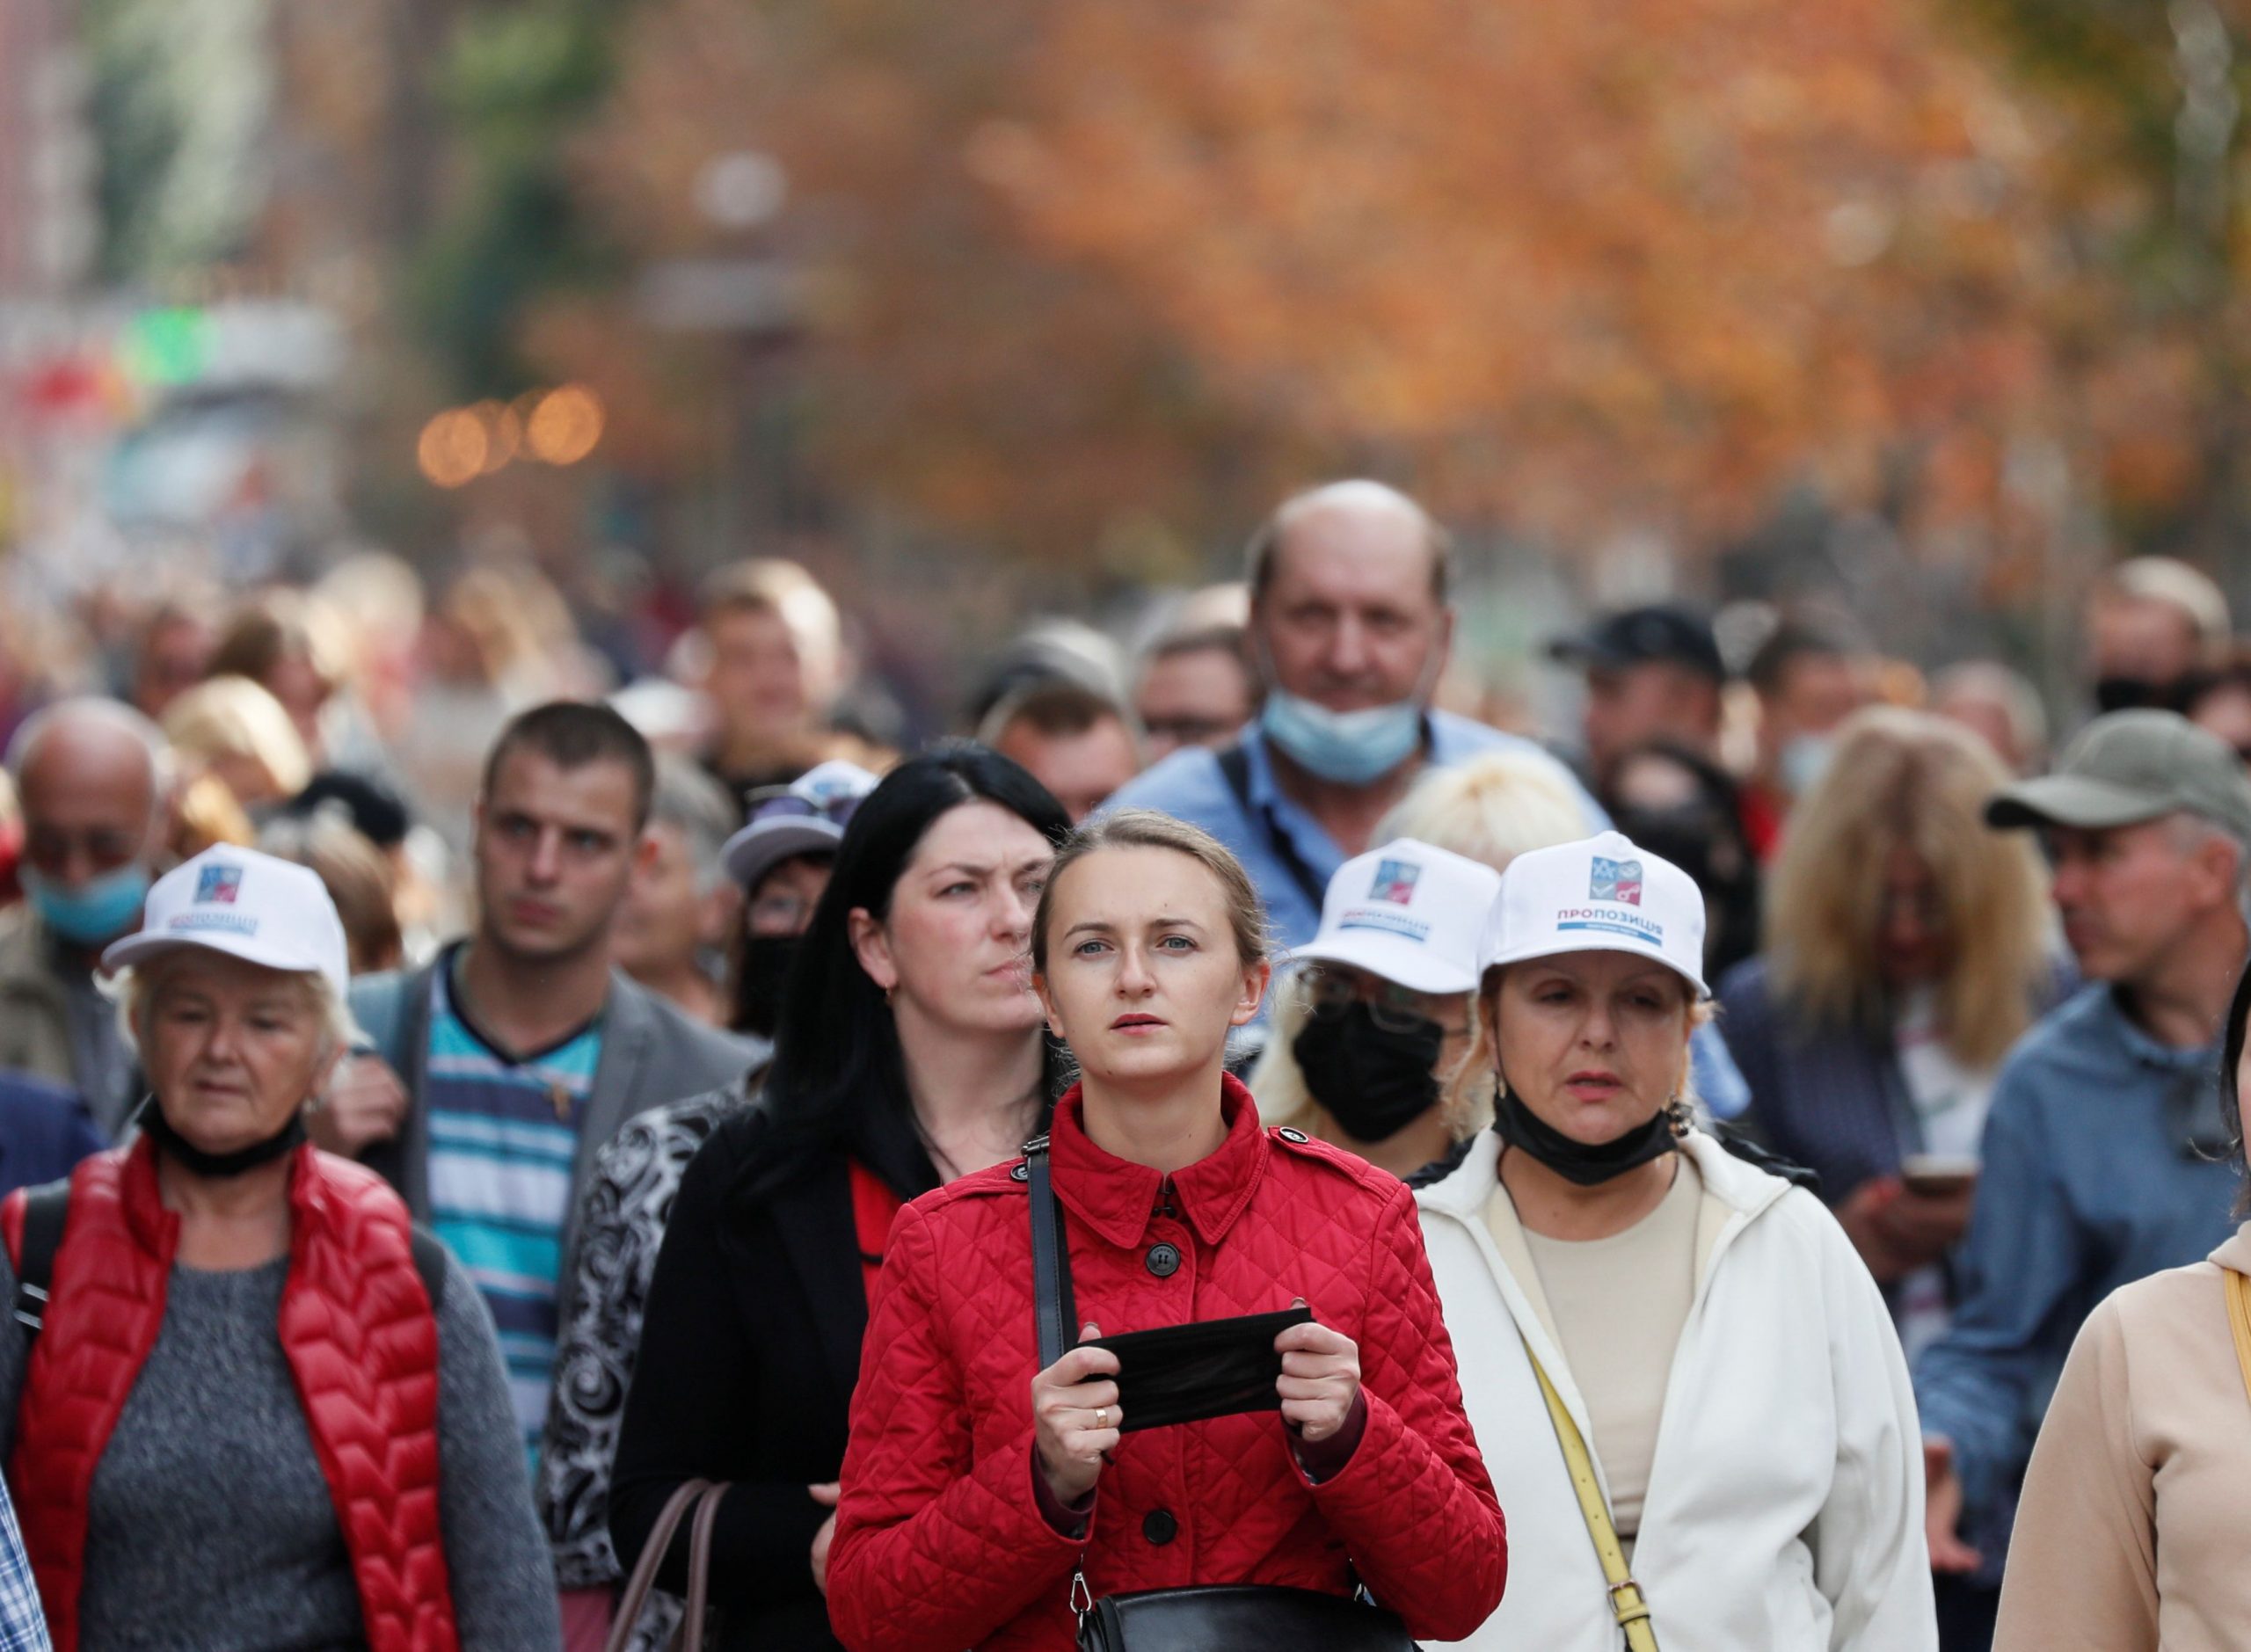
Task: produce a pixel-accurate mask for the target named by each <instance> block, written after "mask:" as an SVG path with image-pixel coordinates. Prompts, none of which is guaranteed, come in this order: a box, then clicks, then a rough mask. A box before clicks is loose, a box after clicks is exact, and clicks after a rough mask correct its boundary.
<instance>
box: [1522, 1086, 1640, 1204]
mask: <svg viewBox="0 0 2251 1652" xmlns="http://www.w3.org/2000/svg"><path fill="white" fill-rule="evenodd" d="M1672 1124H1673V1110H1672V1108H1670V1107H1660V1108H1658V1109H1657V1111H1656V1112H1655V1113H1654V1114H1652V1115H1651V1116H1650V1121H1649V1123H1647V1124H1636V1125H1635V1127H1634V1128H1633V1129H1631V1130H1629V1131H1628V1132H1626V1133H1625V1134H1623V1135H1621V1136H1613V1137H1612V1138H1611V1139H1609V1140H1608V1141H1598V1142H1595V1143H1592V1145H1590V1144H1588V1143H1586V1142H1584V1141H1574V1140H1573V1139H1571V1138H1570V1137H1569V1136H1566V1135H1565V1134H1564V1133H1563V1132H1562V1131H1560V1130H1558V1129H1556V1128H1555V1126H1554V1125H1553V1124H1548V1122H1547V1121H1545V1120H1544V1119H1542V1118H1541V1117H1540V1116H1539V1115H1538V1114H1537V1113H1535V1112H1533V1110H1531V1109H1530V1108H1529V1107H1526V1105H1525V1104H1524V1103H1522V1102H1520V1101H1519V1100H1517V1098H1516V1092H1515V1091H1513V1090H1512V1089H1510V1088H1509V1087H1508V1086H1507V1084H1505V1083H1504V1082H1501V1081H1495V1083H1494V1086H1493V1133H1494V1134H1496V1135H1497V1136H1498V1137H1499V1138H1500V1139H1502V1140H1503V1141H1505V1142H1506V1143H1508V1145H1509V1146H1512V1147H1520V1148H1522V1149H1523V1150H1524V1151H1525V1152H1526V1153H1530V1154H1531V1155H1532V1156H1533V1158H1535V1159H1537V1160H1539V1161H1540V1162H1541V1163H1542V1164H1544V1165H1546V1166H1547V1167H1548V1168H1549V1169H1550V1170H1553V1171H1554V1172H1555V1174H1556V1175H1559V1176H1562V1177H1563V1179H1564V1180H1565V1181H1566V1182H1576V1183H1578V1185H1579V1186H1581V1187H1583V1188H1592V1187H1599V1186H1600V1185H1601V1184H1602V1183H1605V1182H1608V1181H1611V1180H1612V1179H1614V1177H1617V1176H1621V1175H1625V1174H1626V1172H1627V1171H1628V1170H1632V1169H1635V1168H1638V1167H1640V1166H1642V1165H1645V1164H1647V1163H1648V1162H1649V1161H1650V1160H1652V1159H1655V1158H1657V1157H1659V1156H1660V1155H1661V1154H1664V1153H1671V1152H1672V1150H1673V1148H1674V1147H1675V1146H1677V1145H1678V1143H1679V1137H1678V1136H1677V1135H1676V1134H1675V1133H1674V1131H1673V1128H1672Z"/></svg>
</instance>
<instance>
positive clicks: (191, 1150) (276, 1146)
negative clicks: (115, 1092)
mask: <svg viewBox="0 0 2251 1652" xmlns="http://www.w3.org/2000/svg"><path fill="white" fill-rule="evenodd" d="M141 1128H142V1130H144V1131H146V1132H148V1133H149V1139H150V1140H151V1141H153V1142H155V1143H156V1144H157V1152H158V1153H163V1154H164V1157H166V1158H167V1159H170V1160H171V1161H172V1162H173V1163H175V1164H177V1165H178V1166H179V1168H181V1169H183V1170H186V1171H188V1172H190V1173H192V1174H193V1175H200V1176H209V1177H212V1178H213V1179H215V1180H224V1179H225V1178H226V1177H228V1176H237V1175H242V1174H243V1172H244V1171H245V1170H255V1169H257V1168H258V1167H259V1166H260V1165H262V1164H271V1163H273V1161H275V1160H276V1159H279V1158H280V1157H281V1155H282V1154H283V1153H294V1152H295V1151H296V1150H297V1149H298V1148H299V1147H301V1146H303V1145H304V1141H305V1115H304V1111H303V1110H302V1108H301V1109H299V1110H297V1111H295V1112H294V1113H292V1114H290V1115H289V1122H288V1124H284V1125H283V1126H282V1127H281V1129H280V1132H279V1133H277V1134H275V1135H272V1136H268V1137H267V1138H266V1139H265V1140H264V1141H254V1142H252V1143H251V1145H250V1146H247V1147H237V1148H236V1149H235V1151H234V1152H232V1153H206V1152H205V1151H204V1150H203V1149H202V1148H200V1147H199V1146H196V1145H195V1144H194V1143H193V1142H192V1141H190V1140H189V1139H187V1138H186V1137H185V1136H183V1135H181V1134H180V1133H179V1132H178V1131H176V1130H174V1129H173V1128H172V1126H171V1120H170V1119H167V1118H166V1117H164V1109H163V1108H162V1107H160V1106H158V1105H157V1103H156V1101H155V1100H154V1098H151V1099H150V1100H149V1103H148V1104H147V1105H145V1106H144V1107H142V1110H141Z"/></svg>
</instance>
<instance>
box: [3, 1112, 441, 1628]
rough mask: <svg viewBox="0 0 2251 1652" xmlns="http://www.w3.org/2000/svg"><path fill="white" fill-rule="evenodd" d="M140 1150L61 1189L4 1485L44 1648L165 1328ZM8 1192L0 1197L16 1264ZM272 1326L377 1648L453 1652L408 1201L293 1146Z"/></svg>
mask: <svg viewBox="0 0 2251 1652" xmlns="http://www.w3.org/2000/svg"><path fill="white" fill-rule="evenodd" d="M154 1152H155V1149H154V1146H153V1145H152V1144H151V1143H150V1142H149V1140H148V1139H147V1138H145V1137H144V1138H142V1140H141V1141H139V1142H138V1143H136V1144H135V1146H132V1147H131V1148H120V1149H113V1150H112V1151H111V1152H108V1153H98V1154H96V1155H95V1156H94V1157H93V1158H91V1159H89V1160H87V1161H85V1162H84V1163H83V1164H81V1165H80V1166H79V1167H78V1168H77V1169H76V1171H75V1172H74V1173H73V1174H72V1175H71V1178H70V1207H69V1225H68V1226H66V1227H65V1229H64V1230H63V1237H62V1246H61V1248H59V1249H58V1250H57V1251H56V1253H55V1277H54V1280H53V1283H52V1284H51V1286H50V1288H49V1293H48V1294H49V1300H48V1303H47V1312H46V1324H45V1328H44V1329H43V1330H42V1331H41V1332H40V1338H39V1342H38V1343H37V1344H36V1345H35V1346H34V1347H33V1350H32V1359H31V1369H30V1371H29V1372H26V1373H25V1383H24V1398H23V1406H22V1409H21V1411H20V1413H19V1414H18V1420H17V1427H16V1452H15V1457H14V1459H13V1460H12V1461H11V1463H10V1465H9V1474H8V1478H9V1481H10V1484H11V1488H13V1490H14V1493H15V1499H16V1512H17V1514H18V1517H19V1518H20V1520H21V1522H22V1525H23V1532H24V1546H25V1549H26V1550H28V1551H29V1553H30V1555H31V1562H32V1570H33V1574H34V1576H36V1577H37V1578H38V1581H39V1592H40V1599H41V1601H42V1602H44V1603H45V1605H46V1608H47V1626H48V1628H49V1630H50V1631H51V1633H52V1634H53V1636H54V1640H55V1648H56V1649H57V1652H74V1649H75V1648H76V1646H77V1643H78V1590H79V1587H80V1585H81V1583H83V1582H84V1565H85V1548H86V1525H87V1517H88V1503H89V1501H90V1499H91V1496H92V1492H93V1483H94V1468H95V1466H96V1465H97V1464H98V1463H99V1462H100V1460H101V1455H102V1452H103V1450H104V1449H105V1448H106V1446H107V1445H108V1444H109V1437H110V1433H111V1431H112V1430H113V1429H114V1428H115V1427H116V1426H117V1420H118V1418H119V1416H120V1415H122V1414H123V1412H124V1410H125V1401H126V1398H127V1395H129V1394H131V1393H132V1392H133V1384H134V1380H135V1378H137V1377H138V1376H139V1375H140V1372H141V1367H142V1364H143V1363H144V1362H145V1361H146V1360H147V1359H148V1357H149V1350H150V1349H151V1348H152V1347H153V1346H155V1343H156V1341H157V1333H158V1331H159V1330H160V1329H161V1328H163V1325H164V1292H165V1287H166V1284H167V1283H168V1282H169V1280H170V1278H171V1267H172V1258H173V1255H174V1254H175V1252H177V1250H178V1248H179V1219H178V1217H177V1216H174V1215H173V1214H171V1212H168V1211H166V1210H165V1209H164V1205H163V1204H162V1202H161V1201H160V1200H159V1199H158V1197H157V1171H156V1164H155V1161H154ZM24 1201H25V1196H24V1194H22V1193H21V1192H17V1193H11V1194H10V1195H9V1196H8V1197H7V1199H6V1201H5V1203H4V1204H0V1238H4V1239H5V1241H6V1242H7V1246H8V1255H10V1257H11V1258H20V1257H21V1255H23V1239H24ZM289 1204H290V1216H291V1222H290V1238H289V1277H288V1283H287V1284H285V1285H284V1287H283V1289H282V1294H281V1313H280V1323H279V1326H278V1329H279V1331H280V1338H281V1346H282V1349H283V1350H284V1352H286V1353H287V1355H288V1360H289V1369H290V1371H291V1372H293V1373H294V1374H295V1378H296V1385H297V1395H298V1398H299V1400H300V1401H302V1404H303V1406H304V1408H305V1421H306V1423H307V1424H308V1426H309V1427H310V1431H311V1434H312V1440H313V1450H314V1452H316V1453H317V1455H318V1457H319V1459H320V1467H321V1474H322V1477H323V1478H324V1480H326V1481H327V1482H328V1489H329V1496H331V1498H332V1499H333V1500H334V1502H335V1504H336V1519H337V1524H338V1525H339V1527H341V1528H342V1531H343V1534H344V1543H345V1547H346V1552H348V1553H349V1554H350V1555H351V1557H352V1569H353V1577H354V1580H355V1581H356V1582H357V1583H358V1585H359V1590H360V1609H361V1615H362V1616H363V1618H364V1619H365V1620H366V1628H367V1634H368V1645H369V1646H370V1647H371V1648H375V1652H456V1648H458V1646H459V1640H458V1637H457V1636H456V1635H455V1630H454V1610H453V1592H452V1590H451V1587H450V1585H449V1584H448V1581H447V1576H446V1555H445V1548H444V1546H443V1544H442V1542H441V1539H440V1533H439V1527H438V1322H437V1317H436V1315H435V1314H433V1312H432V1311H431V1306H430V1295H429V1292H428V1291H427V1290H426V1288H425V1287H424V1285H423V1284H422V1277H421V1275H420V1274H419V1273H418V1272H417V1271H416V1270H415V1266H414V1254H413V1246H412V1230H411V1229H410V1227H409V1225H408V1219H407V1214H406V1206H405V1205H404V1204H403V1203H401V1202H400V1200H399V1197H398V1196H397V1194H396V1193H394V1192H393V1191H392V1190H390V1187H389V1186H388V1185H386V1184H385V1183H384V1182H383V1181H382V1178H381V1177H379V1176H377V1175H375V1174H374V1173H373V1172H372V1171H368V1170H364V1169H362V1168H361V1167H359V1166H358V1165H355V1164H352V1163H350V1162H348V1161H345V1160H342V1159H336V1158H331V1157H330V1156H329V1155H328V1154H326V1153H321V1152H318V1151H317V1150H316V1149H314V1148H312V1147H310V1146H307V1147H303V1148H301V1149H299V1150H298V1153H297V1158H296V1164H295V1174H294V1175H292V1176H291V1178H290V1187H289Z"/></svg>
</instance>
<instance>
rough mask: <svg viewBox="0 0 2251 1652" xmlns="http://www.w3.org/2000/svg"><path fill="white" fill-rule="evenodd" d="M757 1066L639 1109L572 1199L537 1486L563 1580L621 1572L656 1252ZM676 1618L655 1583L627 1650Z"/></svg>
mask: <svg viewBox="0 0 2251 1652" xmlns="http://www.w3.org/2000/svg"><path fill="white" fill-rule="evenodd" d="M764 1076H765V1074H764V1069H763V1068H762V1067H761V1068H759V1069H757V1070H754V1071H753V1072H750V1073H745V1074H744V1075H743V1076H742V1077H741V1078H739V1079H738V1080H736V1081H734V1082H733V1083H732V1084H730V1085H728V1086H726V1087H725V1088H722V1089H717V1090H712V1091H709V1092H707V1093H706V1094H704V1095H694V1096H690V1097H688V1099H687V1100H686V1101H681V1102H674V1103H671V1104H670V1105H669V1106H666V1107H658V1108H652V1109H651V1110H649V1111H647V1112H645V1113H638V1114H636V1115H635V1116H634V1117H631V1118H630V1119H628V1120H627V1121H626V1123H625V1124H624V1125H623V1127H622V1128H621V1129H620V1130H619V1131H618V1132H617V1134H616V1136H614V1137H613V1138H611V1139H610V1141H609V1143H608V1145H607V1146H604V1147H603V1148H602V1149H601V1152H600V1153H598V1154H596V1155H595V1159H594V1169H593V1173H592V1175H591V1176H590V1178H589V1179H588V1182H587V1184H586V1195H585V1197H584V1199H583V1200H582V1201H581V1203H580V1204H579V1222H578V1228H579V1247H578V1254H577V1257H576V1266H575V1267H574V1269H573V1270H572V1277H571V1279H570V1280H569V1281H568V1282H567V1283H566V1284H565V1291H564V1297H563V1300H564V1303H565V1317H564V1321H563V1325H562V1328H561V1334H560V1335H559V1336H558V1337H557V1343H556V1350H555V1386H554V1389H553V1391H552V1392H551V1394H550V1395H549V1398H548V1403H547V1429H546V1432H545V1435H544V1436H543V1438H542V1440H541V1443H540V1452H539V1472H538V1474H537V1476H536V1478H535V1484H534V1487H533V1491H534V1495H535V1499H536V1501H537V1503H538V1507H539V1516H540V1519H541V1521H542V1523H543V1525H545V1527H546V1529H547V1535H548V1539H549V1541H550V1543H552V1544H553V1545H554V1549H555V1576H556V1582H557V1584H558V1585H560V1586H561V1587H562V1588H564V1589H599V1588H614V1587H616V1585H617V1584H618V1583H620V1582H622V1581H623V1571H622V1570H621V1568H619V1565H618V1561H617V1551H616V1548H615V1547H614V1546H612V1545H611V1542H610V1537H609V1486H610V1472H611V1467H612V1465H613V1464H614V1462H615V1461H616V1454H617V1433H618V1425H619V1423H620V1421H621V1420H622V1419H623V1415H624V1413H625V1391H626V1388H627V1386H629V1385H630V1383H631V1381H632V1379H633V1362H634V1358H635V1357H636V1355H637V1353H638V1352H639V1350H640V1347H641V1323H642V1318H643V1315H644V1314H645V1313H646V1311H647V1307H648V1300H649V1281H650V1280H651V1278H652V1277H653V1276H654V1275H655V1273H656V1270H657V1252H658V1250H659V1248H661V1246H662V1244H663V1242H664V1236H665V1226H666V1224H667V1222H668V1221H670V1220H671V1219H672V1207H673V1200H674V1197H675V1196H676V1195H677V1194H678V1193H679V1191H680V1180H681V1175H683V1174H685V1173H686V1171H687V1169H688V1161H689V1160H690V1159H693V1158H694V1157H695V1156H696V1149H697V1148H699V1147H701V1146H703V1143H704V1142H705V1141H706V1140H707V1139H710V1134H711V1132H712V1131H713V1130H714V1129H716V1128H717V1127H718V1124H719V1123H720V1121H721V1120H723V1119H725V1118H726V1117H729V1116H730V1115H732V1114H733V1113H736V1112H739V1111H740V1110H743V1109H745V1108H747V1107H748V1106H750V1105H751V1104H752V1098H753V1096H754V1095H755V1093H756V1089H757V1086H758V1084H759V1082H760V1081H761V1080H762V1079H763V1077H764ZM680 1619H681V1607H680V1603H679V1601H678V1600H677V1599H676V1598H674V1597H672V1596H670V1595H667V1594H666V1593H664V1592H663V1591H662V1590H652V1591H651V1592H650V1596H649V1604H648V1605H647V1607H646V1608H645V1610H644V1611H643V1612H642V1613H641V1619H640V1622H639V1623H638V1624H637V1626H636V1627H635V1631H634V1635H633V1639H632V1641H631V1642H630V1646H631V1648H632V1652H661V1649H662V1648H666V1647H668V1646H670V1645H671V1644H672V1640H673V1635H674V1632H675V1631H676V1630H677V1629H678V1627H679V1625H680Z"/></svg>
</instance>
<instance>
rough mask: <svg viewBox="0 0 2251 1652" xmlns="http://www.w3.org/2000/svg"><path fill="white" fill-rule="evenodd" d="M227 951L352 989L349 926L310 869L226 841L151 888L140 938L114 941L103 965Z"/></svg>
mask: <svg viewBox="0 0 2251 1652" xmlns="http://www.w3.org/2000/svg"><path fill="white" fill-rule="evenodd" d="M182 946H192V947H202V948H205V949H207V950H210V951H213V952H225V953H228V954H230V955H231V956H233V957H238V958H241V959H243V960H244V961H245V962H247V963H251V964H264V965H266V968H268V969H270V970H288V971H291V972H302V973H304V974H308V975H323V976H326V977H327V978H328V982H329V985H330V986H333V987H334V988H335V989H336V993H337V996H338V997H339V998H341V997H342V996H343V995H344V992H345V989H346V987H347V986H350V985H351V980H352V964H351V954H350V952H349V951H348V950H347V949H346V945H345V941H344V922H343V920H342V919H340V918H339V917H338V916H337V915H336V903H335V902H334V901H333V900H331V899H329V894H328V886H327V885H326V884H323V883H322V882H321V881H320V875H319V874H318V873H317V872H315V871H314V870H312V869H311V868H310V867H309V866H300V865H298V864H297V863H296V862H294V861H284V860H280V859H277V858H275V857H274V856H273V855H264V854H261V853H259V851H258V850H256V849H243V848H235V847H234V846H233V845H232V844H229V843H222V844H220V845H218V846H217V847H216V848H208V849H206V850H204V851H203V853H202V854H200V855H197V856H196V857H195V858H194V859H193V860H192V861H186V862H182V863H181V864H180V865H178V866H175V867H174V868H172V870H171V871H169V872H166V873H165V874H164V876H163V877H160V878H158V879H157V881H156V883H155V884H152V885H151V886H150V887H149V900H148V904H147V905H146V906H143V907H142V916H141V928H140V930H139V931H138V932H137V933H136V934H133V935H127V936H126V937H125V938H124V939H123V940H121V941H116V942H112V943H111V945H110V948H109V950H107V951H106V952H104V953H103V954H102V967H103V968H104V969H106V970H119V969H123V968H124V967H125V966H126V965H127V964H140V963H143V962H145V961H146V960H147V959H149V957H153V956H154V955H155V954H157V953H159V952H167V951H170V950H171V949H172V948H174V947H182Z"/></svg>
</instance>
